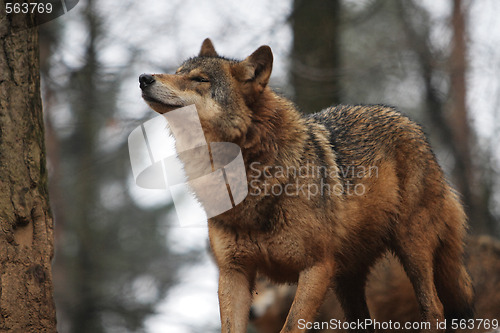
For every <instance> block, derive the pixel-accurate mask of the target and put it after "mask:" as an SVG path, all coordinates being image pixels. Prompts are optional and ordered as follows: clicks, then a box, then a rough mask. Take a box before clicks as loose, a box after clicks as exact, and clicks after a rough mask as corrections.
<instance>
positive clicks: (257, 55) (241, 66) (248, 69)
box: [232, 45, 273, 93]
mask: <svg viewBox="0 0 500 333" xmlns="http://www.w3.org/2000/svg"><path fill="white" fill-rule="evenodd" d="M272 69H273V52H272V51H271V48H270V47H269V46H267V45H264V46H261V47H259V48H258V49H257V50H256V51H255V52H254V53H252V54H251V55H250V56H249V57H247V58H246V59H245V60H243V61H241V62H239V63H237V64H236V65H234V66H233V68H232V72H233V75H234V77H236V79H238V81H240V82H245V83H252V86H253V87H254V90H255V92H257V93H261V92H262V91H263V90H264V88H265V87H266V86H267V83H268V82H269V77H270V76H271V71H272Z"/></svg>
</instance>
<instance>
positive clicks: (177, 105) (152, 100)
mask: <svg viewBox="0 0 500 333" xmlns="http://www.w3.org/2000/svg"><path fill="white" fill-rule="evenodd" d="M142 98H143V99H144V100H145V101H146V102H150V103H157V104H161V105H162V106H166V107H168V108H180V107H183V105H180V104H168V103H165V102H162V101H160V100H158V99H156V98H154V97H151V96H149V95H147V94H145V93H142Z"/></svg>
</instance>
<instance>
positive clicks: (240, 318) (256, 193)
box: [140, 39, 472, 333]
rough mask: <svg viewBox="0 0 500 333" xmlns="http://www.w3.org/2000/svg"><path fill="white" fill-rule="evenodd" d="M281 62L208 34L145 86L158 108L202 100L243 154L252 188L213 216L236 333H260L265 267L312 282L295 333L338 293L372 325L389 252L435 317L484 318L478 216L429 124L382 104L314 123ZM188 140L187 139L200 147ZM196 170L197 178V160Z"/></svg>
mask: <svg viewBox="0 0 500 333" xmlns="http://www.w3.org/2000/svg"><path fill="white" fill-rule="evenodd" d="M272 62H273V55H272V52H271V49H270V48H269V47H268V46H261V47H260V48H259V49H257V50H256V51H255V52H254V53H253V54H251V55H250V56H249V57H247V58H246V59H245V60H243V61H236V60H230V59H227V58H224V57H220V56H218V55H217V53H216V52H215V48H214V47H213V45H212V43H211V42H210V40H208V39H207V40H205V41H204V43H203V45H202V48H201V51H200V54H199V55H198V56H197V57H194V58H191V59H188V60H187V61H185V62H184V63H183V64H182V65H181V67H179V69H178V70H177V72H176V74H174V75H167V74H158V75H156V74H155V75H150V76H141V79H140V81H141V88H142V91H143V97H144V99H145V100H146V101H147V102H148V104H149V105H150V106H151V107H152V108H153V109H154V110H155V111H157V112H159V113H165V112H168V111H170V110H172V109H174V108H177V107H179V106H186V105H190V104H195V105H196V108H197V110H198V114H199V117H200V121H201V125H202V128H203V130H204V133H205V137H206V139H207V142H232V143H235V144H237V145H239V147H241V150H242V155H243V159H244V162H245V165H246V168H247V170H246V171H247V180H248V183H249V187H248V188H249V194H248V196H247V197H246V199H245V200H244V201H243V202H242V203H240V204H239V205H237V206H236V207H234V208H233V209H231V210H229V211H227V212H225V213H223V214H221V215H218V216H216V217H213V218H211V219H209V221H208V225H209V238H210V244H211V248H212V251H213V253H214V257H215V259H216V262H217V265H218V267H219V303H220V311H221V324H222V332H224V333H228V332H231V333H243V332H245V331H246V326H247V322H248V312H249V309H250V305H251V299H252V289H253V287H254V279H255V276H256V274H257V272H259V273H262V274H264V275H266V276H268V277H269V278H271V279H272V280H274V281H277V282H290V283H298V289H297V293H296V295H295V298H294V301H293V304H292V306H291V309H290V312H289V314H288V317H287V319H286V322H285V324H284V326H283V328H282V330H281V332H283V333H284V332H303V331H304V330H303V329H300V328H299V327H298V321H299V319H303V320H306V321H307V320H312V319H313V318H314V317H315V315H316V313H317V310H318V308H319V305H320V304H321V302H322V301H323V299H324V297H325V294H326V292H327V290H328V289H329V288H333V289H334V290H335V292H336V295H337V297H338V298H339V300H340V302H341V304H342V307H343V309H344V313H345V315H346V319H347V320H348V321H357V320H359V319H360V320H363V319H365V318H370V314H369V312H368V307H367V305H366V301H365V294H364V289H365V283H366V278H367V274H368V272H369V269H370V267H371V265H372V264H373V263H374V262H375V260H376V259H378V258H379V257H380V256H381V255H383V254H384V253H385V252H386V251H387V250H389V251H392V252H394V253H395V254H396V256H397V257H398V258H399V259H400V261H401V262H402V264H403V266H404V269H405V271H406V273H407V275H408V276H409V278H410V280H411V282H412V285H413V287H414V290H415V293H416V295H417V298H418V301H419V305H420V316H421V320H422V321H428V322H431V323H435V322H436V321H437V320H444V318H445V316H446V317H447V318H451V317H450V316H453V317H455V318H468V317H470V316H471V315H472V309H471V304H472V287H471V283H470V279H469V276H468V275H467V273H466V271H465V269H464V266H463V263H462V252H463V238H464V235H465V230H466V218H465V215H464V212H463V209H462V206H461V204H460V202H459V200H458V198H457V195H456V194H455V193H454V192H453V190H452V189H451V187H450V186H449V185H448V183H447V182H446V181H445V180H444V177H443V173H442V171H441V168H440V167H439V165H438V164H437V162H436V159H435V157H434V155H433V153H432V151H431V149H430V147H429V145H428V143H427V141H426V139H425V137H424V135H423V133H422V131H421V129H420V127H419V126H418V125H416V124H415V123H413V122H412V121H410V120H409V119H408V118H406V117H404V116H402V115H401V114H400V113H399V112H398V111H396V110H395V109H393V108H391V107H387V106H382V105H373V106H363V105H357V106H346V105H342V106H337V107H331V108H328V109H326V110H323V111H321V112H320V113H317V114H314V115H312V116H308V117H306V116H303V115H301V114H300V113H299V112H298V111H297V110H296V108H295V107H294V105H293V103H291V102H290V101H289V100H287V99H286V98H284V97H281V96H279V95H277V94H276V93H275V92H273V91H272V90H271V89H270V88H269V87H268V85H267V83H268V81H269V77H270V75H271V69H272ZM185 132H186V133H185V135H182V137H176V139H177V140H178V141H183V140H189V131H188V130H186V131H185ZM184 162H186V171H187V173H188V174H189V172H190V169H191V168H192V165H193V164H195V163H192V161H191V162H190V161H184ZM190 165H191V166H190ZM297 170H301V171H299V172H298V173H297V172H294V171H297ZM353 171H354V172H353ZM356 186H357V187H356ZM279 189H281V190H282V193H284V192H286V194H280V195H275V193H277V191H278V190H279ZM294 189H295V190H294ZM317 189H320V191H318V193H316V190H317ZM356 189H357V191H356ZM313 190H314V191H313ZM440 299H441V300H440ZM353 331H360V332H361V331H365V332H371V331H373V330H372V329H371V328H363V329H358V330H353ZM429 331H432V332H435V331H437V329H436V328H435V327H433V329H431V330H429Z"/></svg>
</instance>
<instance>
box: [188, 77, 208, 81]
mask: <svg viewBox="0 0 500 333" xmlns="http://www.w3.org/2000/svg"><path fill="white" fill-rule="evenodd" d="M191 81H195V82H210V81H209V80H208V79H206V78H204V77H201V76H195V77H192V78H191Z"/></svg>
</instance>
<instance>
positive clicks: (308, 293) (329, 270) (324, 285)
mask: <svg viewBox="0 0 500 333" xmlns="http://www.w3.org/2000/svg"><path fill="white" fill-rule="evenodd" d="M333 268H334V267H333V263H321V264H318V265H316V266H313V267H310V268H308V269H307V270H305V271H303V272H301V273H300V275H299V283H298V286H297V293H296V294H295V298H294V300H293V304H292V307H291V308H290V312H288V316H287V318H286V321H285V325H284V326H283V328H282V329H281V333H298V332H305V331H306V325H305V323H307V322H312V321H314V319H315V317H316V314H317V312H318V309H319V307H320V305H321V304H322V303H323V300H324V298H325V294H326V291H327V290H328V287H329V285H330V283H331V281H332V277H333V273H334V270H333Z"/></svg>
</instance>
